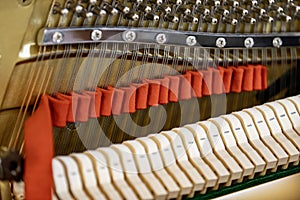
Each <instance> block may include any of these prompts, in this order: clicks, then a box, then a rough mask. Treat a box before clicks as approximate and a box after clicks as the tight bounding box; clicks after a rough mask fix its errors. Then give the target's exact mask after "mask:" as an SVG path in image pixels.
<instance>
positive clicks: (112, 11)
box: [103, 4, 119, 15]
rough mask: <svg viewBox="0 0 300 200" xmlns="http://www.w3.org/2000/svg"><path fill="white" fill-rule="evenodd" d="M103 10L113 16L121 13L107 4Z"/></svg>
mask: <svg viewBox="0 0 300 200" xmlns="http://www.w3.org/2000/svg"><path fill="white" fill-rule="evenodd" d="M103 10H105V11H106V12H108V13H110V14H112V15H116V14H118V13H119V11H118V10H117V9H115V8H114V7H112V6H111V5H108V4H105V5H104V6H103Z"/></svg>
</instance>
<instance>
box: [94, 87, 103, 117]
mask: <svg viewBox="0 0 300 200" xmlns="http://www.w3.org/2000/svg"><path fill="white" fill-rule="evenodd" d="M101 99H102V92H101V90H100V88H96V92H95V112H96V116H97V117H100V109H101Z"/></svg>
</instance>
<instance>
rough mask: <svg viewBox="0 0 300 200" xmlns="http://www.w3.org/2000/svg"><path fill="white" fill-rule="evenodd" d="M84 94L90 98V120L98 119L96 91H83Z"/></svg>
mask: <svg viewBox="0 0 300 200" xmlns="http://www.w3.org/2000/svg"><path fill="white" fill-rule="evenodd" d="M82 94H84V95H88V96H89V97H90V103H89V108H88V116H89V118H97V114H96V109H95V95H96V92H94V91H83V92H82Z"/></svg>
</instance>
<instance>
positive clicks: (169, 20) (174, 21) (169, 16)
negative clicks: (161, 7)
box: [164, 13, 179, 23]
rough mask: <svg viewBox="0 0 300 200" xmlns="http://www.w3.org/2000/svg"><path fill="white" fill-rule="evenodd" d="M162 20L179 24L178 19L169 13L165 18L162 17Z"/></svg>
mask: <svg viewBox="0 0 300 200" xmlns="http://www.w3.org/2000/svg"><path fill="white" fill-rule="evenodd" d="M164 19H165V20H166V21H168V22H173V23H178V22H179V18H178V17H176V16H174V15H172V14H170V13H167V14H166V15H165V16H164Z"/></svg>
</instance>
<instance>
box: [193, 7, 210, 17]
mask: <svg viewBox="0 0 300 200" xmlns="http://www.w3.org/2000/svg"><path fill="white" fill-rule="evenodd" d="M195 12H196V13H198V14H201V15H209V14H210V11H209V9H207V8H205V7H204V6H202V5H201V6H197V7H196V9H195Z"/></svg>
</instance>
